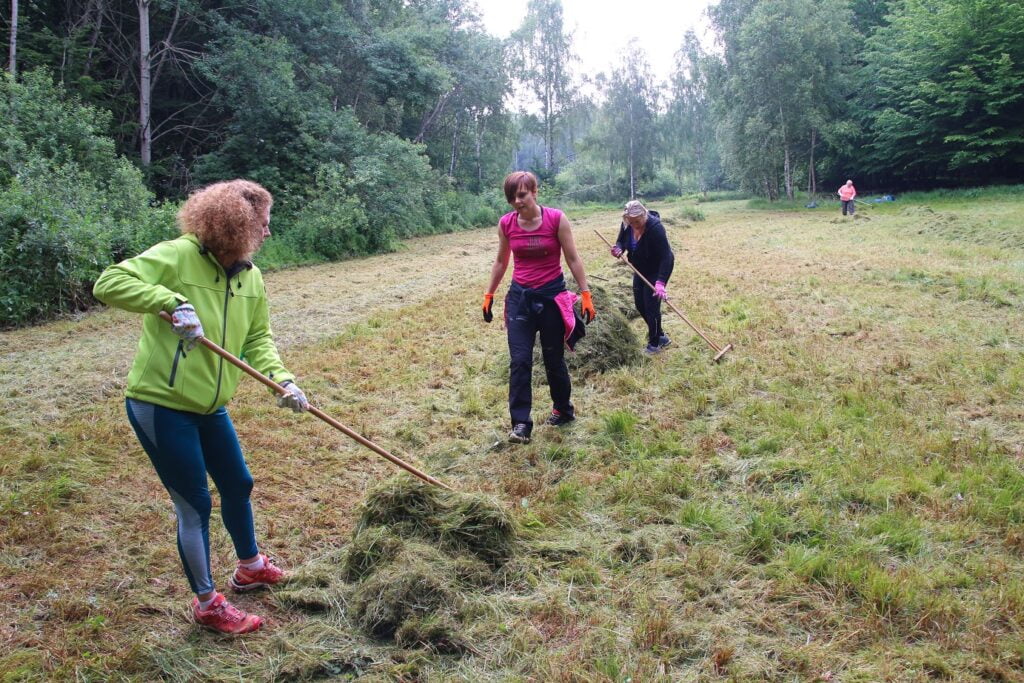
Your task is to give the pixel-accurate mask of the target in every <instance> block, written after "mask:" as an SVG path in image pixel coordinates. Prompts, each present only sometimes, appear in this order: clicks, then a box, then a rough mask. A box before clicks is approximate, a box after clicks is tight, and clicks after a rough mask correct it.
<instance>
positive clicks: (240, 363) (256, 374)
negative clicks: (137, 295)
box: [160, 311, 452, 491]
mask: <svg viewBox="0 0 1024 683" xmlns="http://www.w3.org/2000/svg"><path fill="white" fill-rule="evenodd" d="M160 317H161V318H163V319H164V320H166V321H167V322H171V315H170V314H169V313H168V312H167V311H160ZM199 343H200V344H202V345H203V346H205V347H206V348H208V349H209V350H210V351H213V352H214V353H215V354H217V355H218V356H220V357H221V358H223V359H224V360H226V361H228V362H229V363H231V364H232V365H234V366H235V367H237V368H239V369H241V370H242V372H244V373H245V374H247V375H249V376H250V377H252V378H253V379H255V380H257V381H259V382H261V383H262V384H265V385H266V386H268V387H270V388H271V389H273V390H274V391H275V392H276V393H278V394H285V393H287V392H286V390H285V388H284V387H283V386H281V385H280V384H278V383H277V382H275V381H274V380H272V379H270V378H269V377H267V376H266V375H264V374H263V373H261V372H260V371H259V370H257V369H256V368H254V367H252V366H251V365H249V364H248V363H246V362H245V361H244V360H242V359H241V358H238V357H236V356H235V355H234V354H232V353H230V352H229V351H225V350H224V349H222V348H221V347H220V346H218V345H217V344H214V343H213V342H212V341H210V340H209V339H207V338H206V337H200V338H199ZM309 412H310V413H312V414H313V415H316V416H317V417H319V418H320V419H321V420H323V421H324V422H326V423H327V424H329V425H331V426H332V427H334V428H335V429H337V430H338V431H339V432H341V433H342V434H344V435H345V436H347V437H349V438H350V439H352V440H353V441H356V442H358V443H360V444H362V445H363V446H366V447H367V448H369V449H370V450H371V451H373V452H374V453H376V454H377V455H380V456H382V457H384V458H386V459H387V460H390V461H391V462H392V463H394V464H395V465H398V466H399V467H401V468H402V469H403V470H405V471H406V472H408V473H410V474H412V475H415V476H417V477H419V478H420V479H422V480H423V481H425V482H427V483H428V484H433V485H434V486H439V487H441V488H443V489H448V490H449V491H451V490H452V488H451V487H450V486H448V485H447V484H445V483H444V482H442V481H438V480H437V479H435V478H434V477H432V476H430V475H429V474H427V473H426V472H421V471H420V470H418V469H416V468H415V467H413V466H412V465H410V464H409V463H407V462H405V461H404V460H402V459H401V458H398V457H396V456H394V455H392V454H391V453H389V452H387V451H386V450H384V449H383V448H381V447H380V446H378V445H377V444H375V443H374V442H372V441H370V440H369V439H367V438H366V437H364V436H361V435H360V434H359V433H358V432H354V431H352V430H351V429H349V428H348V427H346V426H345V425H343V424H342V423H340V422H338V421H337V420H335V419H334V418H333V417H331V416H330V415H328V414H327V413H325V412H323V411H322V410H320V409H319V408H314V407H313V406H309Z"/></svg>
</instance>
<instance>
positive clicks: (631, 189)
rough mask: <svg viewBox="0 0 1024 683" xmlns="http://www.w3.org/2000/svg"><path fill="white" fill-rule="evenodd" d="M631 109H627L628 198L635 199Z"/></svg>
mask: <svg viewBox="0 0 1024 683" xmlns="http://www.w3.org/2000/svg"><path fill="white" fill-rule="evenodd" d="M633 132H634V128H633V107H632V106H630V108H629V198H630V199H636V184H635V183H634V181H633Z"/></svg>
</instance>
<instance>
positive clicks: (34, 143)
mask: <svg viewBox="0 0 1024 683" xmlns="http://www.w3.org/2000/svg"><path fill="white" fill-rule="evenodd" d="M0 90H2V93H0V122H2V123H0V137H2V139H3V141H4V142H3V147H2V150H0V271H2V272H3V273H4V277H3V280H2V281H0V326H3V327H6V326H10V325H16V324H22V323H25V322H31V321H34V320H38V319H41V318H44V317H47V316H50V315H53V314H55V313H59V312H64V311H72V310H80V309H82V308H84V307H86V306H88V305H89V304H91V303H92V301H93V299H92V295H91V289H92V283H93V281H94V280H95V278H96V276H97V275H99V273H100V272H101V271H102V270H103V268H105V267H106V266H107V265H109V264H110V263H111V262H113V261H115V260H119V259H121V258H124V257H126V256H131V255H134V254H135V253H138V252H139V251H141V250H142V249H145V248H146V247H148V246H149V245H150V244H152V243H153V242H156V241H158V240H160V239H166V238H167V237H169V236H171V235H172V234H173V233H174V232H175V230H174V220H173V215H172V211H171V208H170V207H165V208H161V209H156V210H154V209H152V208H151V207H150V203H151V201H152V199H153V197H152V195H151V194H150V192H149V191H148V190H147V189H146V187H145V185H144V184H143V181H142V175H141V173H139V171H138V169H136V168H135V167H134V166H132V165H131V164H130V163H129V162H128V161H127V160H125V159H124V158H123V157H119V156H117V155H116V154H115V152H114V145H113V142H112V141H110V140H109V139H108V138H106V137H104V136H103V135H102V134H101V132H102V131H103V130H104V129H105V127H106V124H107V120H108V115H106V114H105V113H104V112H102V111H99V110H96V109H93V108H91V107H88V106H86V105H82V104H80V103H78V102H76V101H74V100H73V99H70V98H68V97H67V96H66V95H65V93H64V92H63V91H62V90H61V89H60V88H59V87H57V86H54V85H53V84H52V83H51V81H50V76H49V74H48V73H47V72H46V71H35V72H29V73H26V74H25V75H24V77H23V81H22V82H20V83H18V82H15V81H13V80H12V79H10V78H9V77H6V76H5V77H4V78H3V80H2V81H0Z"/></svg>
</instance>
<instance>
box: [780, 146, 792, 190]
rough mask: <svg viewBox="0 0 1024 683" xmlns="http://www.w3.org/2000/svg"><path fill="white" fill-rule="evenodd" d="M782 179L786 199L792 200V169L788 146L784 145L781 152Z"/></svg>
mask: <svg viewBox="0 0 1024 683" xmlns="http://www.w3.org/2000/svg"><path fill="white" fill-rule="evenodd" d="M782 164H783V166H782V177H783V182H785V183H786V199H789V200H792V199H793V167H792V165H791V163H790V154H789V145H786V147H785V150H784V151H783V160H782Z"/></svg>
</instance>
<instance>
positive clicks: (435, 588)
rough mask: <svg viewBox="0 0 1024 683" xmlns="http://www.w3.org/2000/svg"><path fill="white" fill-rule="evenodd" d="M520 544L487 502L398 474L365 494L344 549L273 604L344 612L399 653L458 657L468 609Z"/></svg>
mask: <svg viewBox="0 0 1024 683" xmlns="http://www.w3.org/2000/svg"><path fill="white" fill-rule="evenodd" d="M516 538H517V535H516V528H515V523H514V522H513V520H512V517H511V516H510V515H509V513H508V512H506V511H505V510H503V509H502V508H501V507H500V506H498V505H497V504H496V503H495V502H493V501H492V500H490V499H488V498H485V497H483V496H480V495H475V494H465V493H456V492H452V491H443V490H441V489H439V488H436V487H433V486H429V485H427V484H424V483H423V482H420V481H419V480H416V479H413V478H411V477H408V476H401V477H396V478H394V479H391V480H389V481H387V482H385V483H384V484H382V485H381V486H379V487H377V488H376V489H374V490H373V491H371V492H370V493H369V495H367V497H366V499H365V500H364V501H363V503H362V505H361V506H360V510H359V521H358V523H357V525H356V528H355V531H354V533H353V536H352V542H351V544H350V545H349V547H348V548H347V549H346V550H345V551H343V552H341V553H340V554H339V553H335V554H332V555H331V556H329V557H327V558H324V559H323V560H321V561H320V562H317V563H314V564H312V565H310V566H307V567H305V568H303V569H302V570H300V571H299V572H297V574H296V576H295V577H294V578H293V579H292V580H291V581H290V582H289V585H288V587H287V588H286V589H285V590H282V591H279V592H278V593H277V597H278V599H279V600H280V601H281V602H282V604H285V605H287V606H289V607H292V608H295V609H299V610H303V611H306V612H311V613H330V612H338V611H342V610H343V611H344V612H345V613H346V614H347V616H348V618H349V619H351V621H352V622H353V623H354V624H356V625H357V626H358V627H359V628H360V629H362V630H363V631H364V632H366V633H367V634H368V635H370V636H373V637H375V638H382V639H393V640H394V641H395V642H396V643H398V644H399V645H401V646H403V647H412V648H416V647H429V648H430V649H432V650H434V651H436V652H444V653H456V652H462V651H464V650H466V649H467V647H468V646H469V645H468V643H467V641H466V639H465V637H464V636H463V635H462V634H463V633H464V632H465V631H466V629H465V628H463V627H462V626H463V623H464V622H465V621H466V619H467V618H468V617H467V616H466V615H467V608H470V607H471V606H472V604H473V603H474V600H475V599H476V597H477V596H479V594H480V593H481V592H483V591H486V590H487V589H488V588H490V587H492V586H494V585H496V584H497V583H499V582H500V581H501V580H502V578H503V574H502V572H501V571H500V570H501V567H502V566H503V565H504V564H505V563H506V562H508V561H509V560H510V559H511V558H512V557H513V555H514V554H515V550H516Z"/></svg>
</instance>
